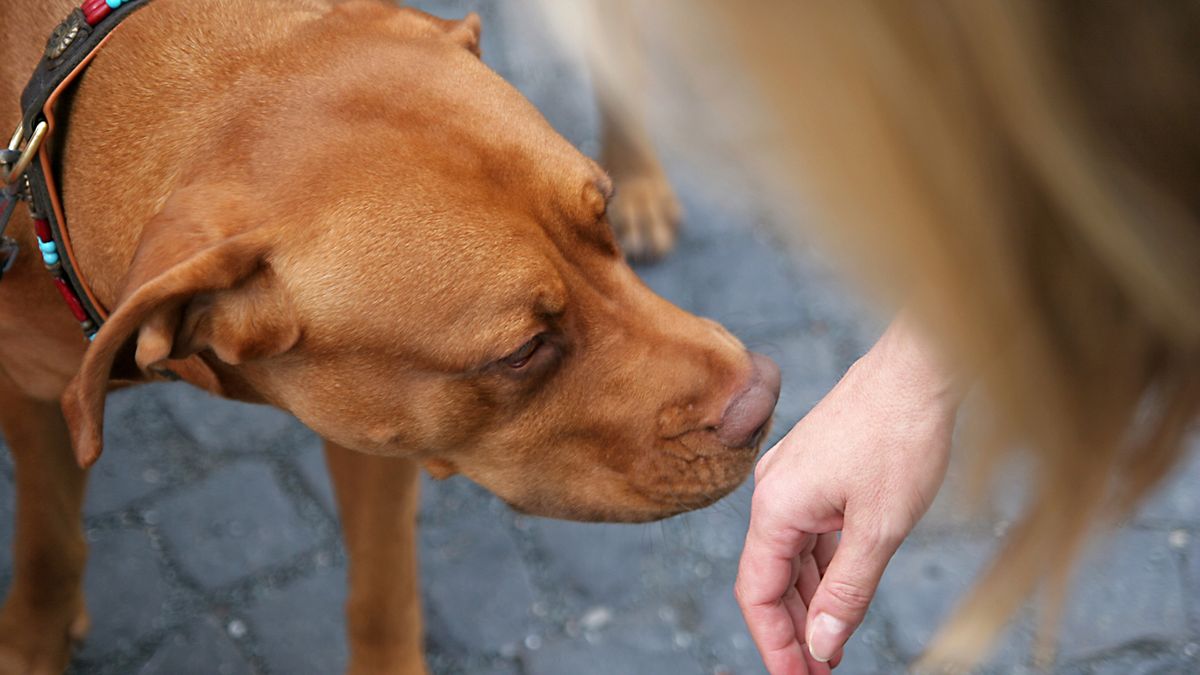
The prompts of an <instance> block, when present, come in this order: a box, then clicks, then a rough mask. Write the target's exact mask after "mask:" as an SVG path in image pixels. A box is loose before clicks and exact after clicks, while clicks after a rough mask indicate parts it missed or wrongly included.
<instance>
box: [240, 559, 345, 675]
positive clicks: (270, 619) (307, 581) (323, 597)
mask: <svg viewBox="0 0 1200 675" xmlns="http://www.w3.org/2000/svg"><path fill="white" fill-rule="evenodd" d="M345 604H346V570H345V569H344V568H342V567H327V568H323V569H318V570H317V572H315V573H314V574H312V575H310V576H308V577H306V578H304V579H301V580H299V581H297V582H296V583H293V584H291V585H289V586H286V587H284V588H280V589H275V590H273V591H272V592H270V593H268V594H266V595H264V596H263V597H262V598H261V599H259V600H258V601H257V602H256V603H254V604H253V605H252V606H251V607H250V608H249V609H247V610H246V617H247V619H248V620H249V628H250V636H251V637H254V638H256V643H257V644H258V645H259V651H260V652H261V655H262V657H263V659H264V660H265V661H266V663H267V665H268V666H269V668H270V670H271V672H272V673H279V674H281V675H284V674H285V675H325V674H326V673H340V672H342V670H343V669H344V668H345V666H346V662H347V660H348V658H349V651H348V647H347V645H346V620H345Z"/></svg>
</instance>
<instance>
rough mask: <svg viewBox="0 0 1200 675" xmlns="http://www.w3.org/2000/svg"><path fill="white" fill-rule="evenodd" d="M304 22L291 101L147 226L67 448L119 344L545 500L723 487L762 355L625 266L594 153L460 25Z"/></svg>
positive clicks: (765, 382)
mask: <svg viewBox="0 0 1200 675" xmlns="http://www.w3.org/2000/svg"><path fill="white" fill-rule="evenodd" d="M372 7H374V6H372ZM368 19H369V20H368ZM324 23H326V24H327V25H325V26H324V27H323V28H321V29H319V30H318V29H315V30H314V33H313V34H312V35H309V36H307V38H306V39H308V40H310V41H315V42H317V43H319V44H320V45H321V46H320V53H321V54H322V55H323V58H322V61H321V62H319V63H313V64H310V65H308V66H306V67H305V68H304V70H303V71H302V72H300V73H296V74H292V75H289V76H287V77H286V78H283V77H282V76H281V79H280V80H279V81H277V82H276V84H275V85H274V87H273V88H272V89H271V92H272V96H274V97H277V98H278V100H279V101H281V102H283V103H286V105H279V106H276V107H275V108H274V109H273V111H272V112H271V114H270V115H265V116H262V117H261V118H259V119H255V120H243V121H242V123H243V124H246V125H248V127H244V128H243V129H242V130H241V131H242V133H243V134H244V137H245V138H247V139H250V140H248V141H247V145H246V147H245V150H244V156H243V157H242V158H241V160H240V165H239V168H238V169H236V170H235V171H234V172H232V173H231V172H230V171H229V169H228V167H226V170H225V171H224V173H214V174H212V175H219V178H217V179H211V178H209V177H207V176H205V177H203V178H202V179H200V180H198V181H195V182H193V183H192V184H190V185H187V186H184V187H181V188H179V189H178V190H177V191H176V192H175V193H174V195H173V196H172V197H171V198H170V199H169V201H168V202H167V205H166V207H165V208H164V209H163V211H162V213H161V214H160V215H159V216H158V217H157V218H156V219H155V220H154V221H153V222H151V223H150V224H149V225H147V227H146V228H145V231H144V232H143V235H142V239H141V243H140V245H139V248H138V251H137V254H136V256H135V259H134V262H133V264H132V267H131V269H130V271H129V274H128V276H127V278H126V282H125V285H124V291H123V292H122V297H121V299H120V300H119V302H118V303H117V305H116V308H115V311H114V312H113V314H112V316H111V318H110V320H109V322H108V323H107V324H106V325H105V326H104V328H103V329H102V330H101V332H100V333H99V335H98V336H97V338H96V340H95V342H94V344H93V345H92V346H91V348H90V349H89V351H88V353H87V355H86V358H85V362H84V364H83V367H82V369H81V371H80V373H79V375H78V376H77V377H76V379H75V380H74V381H73V382H72V385H71V386H70V388H69V389H68V391H67V394H66V395H65V397H64V403H65V410H66V411H67V414H68V419H69V421H70V422H71V423H72V427H73V431H74V434H75V444H76V448H77V451H78V452H79V454H80V460H81V462H83V463H89V462H91V461H94V460H95V458H96V457H97V456H98V454H99V452H100V438H101V433H100V420H101V418H102V415H103V395H104V391H105V388H106V384H107V382H108V380H109V379H110V377H120V376H122V371H123V370H126V369H128V368H129V367H130V366H132V364H134V363H136V366H137V368H138V370H139V371H140V372H141V373H155V372H158V371H163V370H171V371H174V372H177V373H179V374H180V375H182V376H183V377H184V378H185V379H188V380H190V381H192V382H194V383H196V384H199V385H200V386H203V387H205V388H207V389H210V390H212V391H216V392H219V393H222V394H225V395H228V396H232V397H235V398H242V399H247V400H261V401H267V402H270V403H273V404H276V405H278V406H280V407H282V408H285V409H287V410H290V411H291V412H292V413H294V414H295V415H296V416H297V417H299V418H300V419H301V420H302V421H304V422H305V423H306V424H308V425H309V426H310V427H311V428H312V429H313V430H315V431H316V432H317V433H319V434H320V435H321V436H323V437H325V438H327V439H329V440H330V441H333V442H335V443H337V444H339V445H342V446H344V447H347V448H351V449H355V450H359V451H363V452H368V453H374V454H381V455H393V456H398V457H408V458H414V459H417V460H419V461H422V462H424V463H425V465H426V466H427V467H428V468H429V469H430V471H431V472H432V473H434V474H435V475H449V474H451V473H455V472H461V473H463V474H465V475H467V476H469V477H470V478H472V479H474V480H475V481H477V482H479V483H481V484H483V485H484V486H486V487H488V488H489V489H491V490H492V491H494V492H495V493H496V494H498V495H500V496H501V497H502V498H504V499H505V500H506V501H508V502H509V503H510V504H512V505H514V506H515V507H517V508H519V509H522V510H525V511H529V512H534V513H538V514H543V515H550V516H557V517H565V518H576V519H605V520H647V519H653V518H658V517H663V516H666V515H670V514H673V513H677V512H680V511H683V510H687V509H691V508H697V507H700V506H704V505H707V504H708V503H710V502H712V501H713V500H715V499H717V498H719V497H720V496H722V495H724V494H726V493H727V492H728V491H730V490H731V489H733V488H734V487H735V486H737V485H738V484H739V483H740V482H741V481H742V480H743V479H744V477H745V476H746V475H747V473H748V471H749V469H750V467H751V465H752V463H753V459H754V456H755V454H756V450H757V446H758V444H759V443H760V441H761V439H762V436H763V432H764V429H765V427H766V425H767V423H768V420H769V419H770V416H771V412H772V410H773V408H774V404H775V400H776V397H777V395H778V388H779V375H778V370H777V369H776V368H775V366H774V364H772V363H771V362H770V361H769V360H767V359H766V358H764V357H761V356H756V355H752V354H750V353H749V352H747V351H746V349H745V348H744V347H743V346H742V345H741V343H739V342H738V340H737V339H736V338H734V337H733V336H732V335H730V334H729V333H728V332H726V331H725V330H724V329H723V328H721V327H720V326H719V325H717V324H715V323H713V322H711V321H708V320H705V319H701V318H698V317H695V316H692V315H690V314H688V313H686V312H684V311H682V310H680V309H678V308H676V307H674V306H672V305H671V304H670V303H668V302H666V301H665V300H663V299H661V298H659V297H658V296H656V295H655V294H654V293H652V292H651V291H650V290H649V289H647V288H646V287H645V286H644V285H643V284H642V283H641V282H640V281H639V280H638V278H637V277H636V276H635V274H634V273H633V271H632V270H631V269H630V268H629V267H628V266H627V265H626V264H625V262H624V261H623V260H622V257H621V254H620V251H619V250H618V248H617V246H616V244H615V243H614V240H613V237H612V234H611V233H610V231H609V227H608V223H607V222H606V219H605V206H606V203H607V201H608V199H609V197H610V196H611V188H610V184H609V181H608V179H607V177H606V176H605V174H604V172H603V171H602V170H601V169H600V168H599V167H598V166H597V165H596V164H595V163H593V162H592V161H590V160H588V159H587V158H586V157H584V156H583V155H582V154H580V153H579V152H578V151H576V150H575V149H574V148H572V147H571V146H570V145H569V144H568V143H567V142H566V141H565V140H563V139H562V138H561V137H560V136H558V135H557V134H556V133H555V132H554V131H553V130H552V129H551V128H550V127H549V126H548V125H547V123H546V122H545V121H544V119H543V118H542V117H541V116H540V115H539V114H538V113H537V111H536V110H535V109H534V108H533V107H532V106H531V105H530V104H529V103H528V102H527V101H526V100H525V99H524V98H523V97H521V96H520V95H519V94H518V93H517V92H516V91H515V90H513V89H512V88H511V87H510V86H508V85H507V84H505V83H504V82H503V81H502V80H501V79H500V78H499V77H497V76H496V75H495V74H494V73H492V72H491V71H490V70H488V69H487V68H486V67H485V66H484V65H483V64H482V63H481V62H480V61H479V60H478V59H477V58H476V56H475V54H476V53H477V47H476V45H477V44H478V20H477V19H475V18H468V19H467V20H465V21H464V22H461V23H458V22H442V21H440V20H434V19H432V18H430V17H427V16H425V15H422V14H419V13H417V12H413V11H411V10H407V11H406V10H390V9H389V10H386V11H385V10H382V9H366V8H358V9H356V10H353V11H345V12H339V13H335V14H334V15H332V16H330V17H327V18H326V19H325V20H324ZM397 34H399V37H398V35H397Z"/></svg>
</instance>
